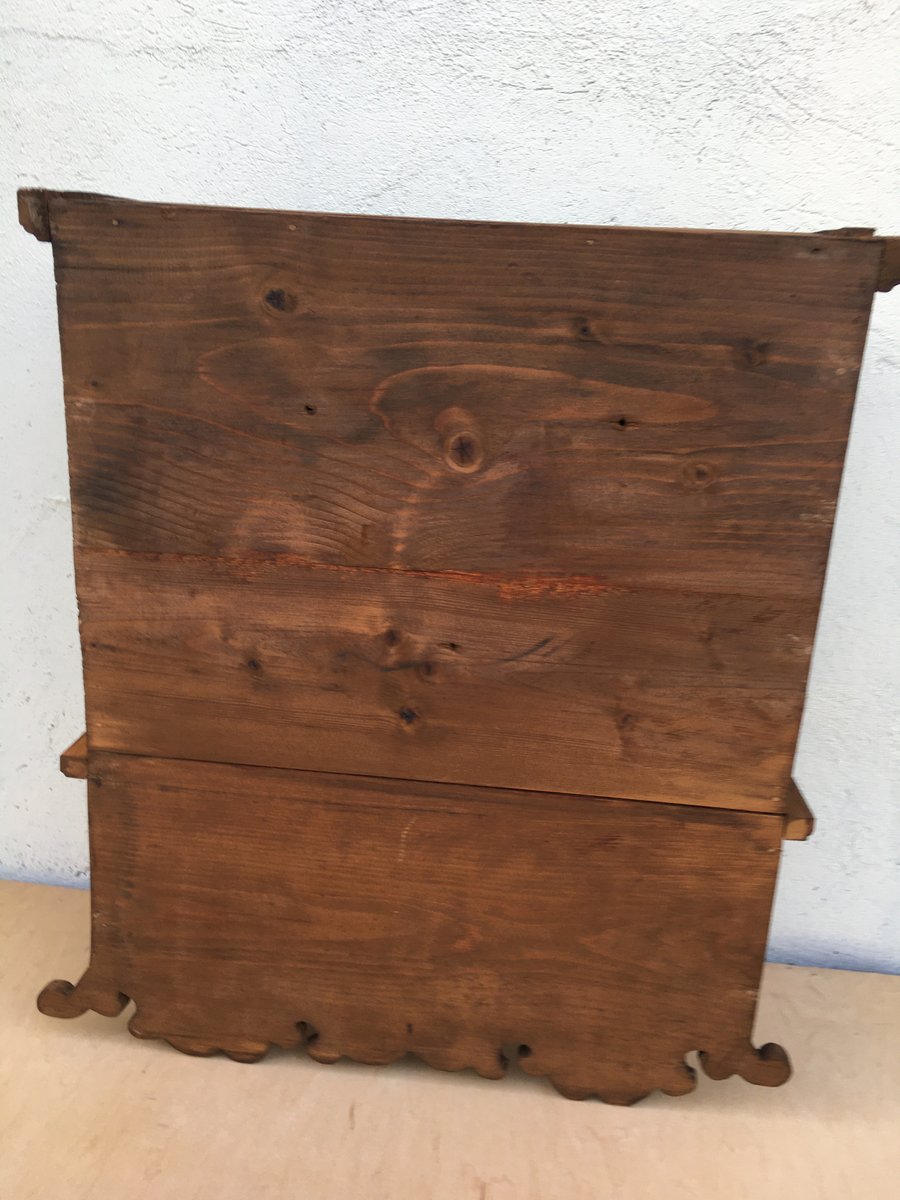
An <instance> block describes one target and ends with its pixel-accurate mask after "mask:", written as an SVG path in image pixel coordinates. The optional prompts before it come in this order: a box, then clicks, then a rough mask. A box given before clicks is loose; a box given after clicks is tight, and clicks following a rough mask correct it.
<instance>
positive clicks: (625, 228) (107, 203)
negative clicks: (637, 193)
mask: <svg viewBox="0 0 900 1200" xmlns="http://www.w3.org/2000/svg"><path fill="white" fill-rule="evenodd" d="M76 205H77V206H83V207H85V208H98V207H105V208H109V207H113V206H117V205H123V206H125V205H127V206H128V207H134V208H142V209H144V210H151V209H157V210H160V211H161V212H165V213H166V214H167V215H168V216H172V215H174V214H175V213H177V212H183V213H192V212H202V213H211V212H219V213H231V214H236V215H237V214H241V215H246V216H258V217H270V218H271V217H279V216H281V217H285V218H292V217H297V218H326V219H327V218H335V219H340V220H354V221H359V222H360V223H375V222H390V223H392V224H397V225H426V226H431V227H444V228H447V227H455V228H474V229H478V228H480V229H498V230H500V229H509V230H514V229H519V230H521V229H534V230H546V231H551V230H569V231H572V232H579V231H583V232H593V233H600V234H626V235H627V234H664V235H678V236H684V237H705V238H709V237H713V238H722V239H728V238H741V237H754V238H757V237H759V238H790V239H810V238H812V239H818V238H823V237H825V238H831V239H839V240H842V241H851V242H863V243H866V244H872V243H876V244H879V243H886V242H896V243H897V245H898V246H900V237H897V238H889V237H886V236H883V235H877V234H876V231H875V230H874V229H871V228H863V227H851V226H847V227H844V228H841V229H825V230H817V231H813V230H810V231H805V232H797V231H779V230H749V229H704V228H677V227H671V226H656V225H644V226H641V225H590V224H582V223H579V222H562V221H508V220H496V221H495V220H476V219H472V218H456V217H438V216H428V217H418V216H406V215H402V216H401V215H393V214H378V213H347V212H329V211H315V210H312V211H310V210H304V209H296V210H294V209H277V208H244V207H240V206H237V205H211V204H181V203H166V202H162V201H151V200H132V199H128V198H126V197H121V196H107V195H103V194H100V193H93V192H69V191H54V190H53V189H48V188H20V189H19V191H18V207H19V222H20V224H21V225H22V227H23V228H24V229H25V230H26V231H27V232H28V233H31V234H33V235H34V236H35V237H36V238H37V239H38V240H39V241H47V242H49V241H52V240H53V236H52V225H51V217H52V209H53V208H55V207H57V206H69V207H71V206H76Z"/></svg>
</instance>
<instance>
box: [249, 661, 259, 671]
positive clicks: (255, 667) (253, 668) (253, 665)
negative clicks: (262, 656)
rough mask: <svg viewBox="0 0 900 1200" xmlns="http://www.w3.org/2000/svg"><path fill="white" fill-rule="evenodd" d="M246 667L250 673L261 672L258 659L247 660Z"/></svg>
mask: <svg viewBox="0 0 900 1200" xmlns="http://www.w3.org/2000/svg"><path fill="white" fill-rule="evenodd" d="M247 666H248V667H249V668H250V670H251V671H261V670H262V663H261V662H260V661H259V659H258V658H248V659H247Z"/></svg>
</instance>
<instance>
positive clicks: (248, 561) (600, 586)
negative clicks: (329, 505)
mask: <svg viewBox="0 0 900 1200" xmlns="http://www.w3.org/2000/svg"><path fill="white" fill-rule="evenodd" d="M90 549H91V553H92V554H102V555H104V556H106V557H109V558H127V559H129V560H130V561H132V562H140V561H144V562H185V563H191V562H193V563H199V564H203V565H205V566H206V567H207V568H208V569H209V570H210V571H212V572H217V571H222V572H227V573H229V574H231V575H232V576H238V577H239V578H242V579H247V580H250V579H258V578H259V577H260V576H261V575H263V574H264V573H265V572H267V571H271V570H275V571H277V570H278V569H280V568H283V567H301V568H306V569H307V570H310V571H334V572H338V573H340V574H342V575H345V576H349V575H407V576H409V577H410V578H413V579H434V580H439V581H441V582H445V583H465V584H475V585H477V584H480V585H481V586H494V587H496V589H497V595H498V596H499V597H500V599H501V600H520V599H522V600H527V599H540V598H541V597H544V596H561V597H569V596H581V595H585V594H587V593H594V594H597V593H600V592H612V591H622V590H623V589H622V588H621V587H616V586H615V585H613V584H610V583H604V582H603V580H601V579H598V578H596V577H595V576H593V575H500V574H499V573H498V572H492V571H455V570H449V571H434V570H432V571H426V570H421V569H418V568H414V567H395V566H390V567H375V566H348V565H345V564H342V563H327V562H316V561H314V560H313V559H309V558H305V557H304V556H302V555H299V554H290V553H287V552H279V553H270V554H260V553H259V552H254V551H248V552H247V553H246V554H241V555H218V554H184V553H179V552H172V551H131V550H121V549H119V548H112V547H96V548H95V547H91V548H90ZM393 632H394V631H392V630H389V631H388V633H393ZM398 640H399V638H398ZM386 641H387V642H388V645H391V644H393V641H392V639H391V638H390V637H388V636H387V635H386Z"/></svg>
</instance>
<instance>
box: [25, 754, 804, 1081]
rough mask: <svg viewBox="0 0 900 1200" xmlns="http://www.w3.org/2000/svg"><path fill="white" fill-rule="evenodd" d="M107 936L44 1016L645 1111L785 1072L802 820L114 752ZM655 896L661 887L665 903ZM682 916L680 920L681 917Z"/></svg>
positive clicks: (108, 808)
mask: <svg viewBox="0 0 900 1200" xmlns="http://www.w3.org/2000/svg"><path fill="white" fill-rule="evenodd" d="M89 804H90V819H91V839H92V840H91V854H92V910H93V937H92V951H91V964H90V967H89V969H88V971H87V973H86V974H85V976H84V977H83V979H82V980H81V982H80V983H79V984H78V986H77V988H76V989H74V990H73V989H72V988H71V985H66V984H64V983H62V982H58V983H56V984H54V985H51V986H49V987H48V988H47V989H45V991H44V993H42V997H41V1008H42V1011H44V1012H47V1013H50V1014H51V1015H57V1016H72V1015H75V1014H76V1013H78V1012H83V1011H84V1010H85V1009H86V1008H94V1009H96V1010H98V1011H100V1012H106V1013H115V1012H118V1011H120V1010H121V1008H122V1007H123V1006H124V1004H125V1003H127V1000H128V999H131V1000H133V1001H134V1003H135V1005H136V1012H135V1015H134V1016H133V1018H132V1020H131V1023H130V1028H131V1030H132V1032H134V1033H136V1034H137V1035H138V1036H140V1037H164V1038H166V1039H168V1040H169V1041H170V1042H172V1044H173V1045H175V1046H176V1047H177V1048H179V1049H183V1050H185V1051H187V1052H189V1053H199V1054H205V1053H211V1052H213V1051H214V1050H217V1049H223V1050H225V1052H226V1053H228V1054H230V1055H231V1056H232V1057H235V1058H238V1059H240V1060H241V1061H248V1060H253V1059H256V1058H259V1057H261V1056H262V1055H263V1054H264V1053H265V1052H266V1050H267V1049H268V1047H269V1045H270V1044H273V1043H274V1044H276V1045H280V1046H284V1047H293V1046H298V1045H301V1044H305V1046H306V1048H307V1050H308V1052H309V1053H310V1054H311V1056H312V1057H314V1058H316V1059H318V1060H319V1061H322V1062H333V1061H335V1060H336V1059H337V1058H339V1057H341V1056H347V1057H349V1058H352V1059H355V1060H357V1061H361V1062H369V1063H388V1062H392V1061H394V1060H395V1059H398V1058H401V1057H403V1056H404V1055H405V1054H407V1053H410V1052H411V1053H414V1054H417V1055H419V1056H420V1057H422V1058H424V1059H425V1061H426V1062H428V1063H430V1064H431V1065H433V1066H437V1067H441V1068H442V1069H447V1070H458V1069H461V1068H464V1067H474V1068H475V1070H476V1071H478V1072H479V1073H480V1074H482V1075H485V1076H488V1077H491V1078H499V1077H500V1076H501V1075H503V1074H504V1072H505V1070H506V1062H505V1058H506V1057H507V1052H505V1051H504V1048H505V1047H518V1050H517V1051H514V1053H516V1055H517V1057H518V1058H519V1059H520V1062H521V1065H522V1067H523V1068H524V1070H525V1071H527V1072H529V1073H531V1074H534V1075H539V1076H549V1077H550V1078H551V1080H552V1082H553V1083H554V1084H555V1085H556V1086H557V1087H558V1088H559V1089H560V1090H561V1091H562V1092H563V1093H564V1094H565V1095H569V1096H573V1097H577V1098H581V1097H583V1096H586V1095H589V1094H598V1095H599V1096H600V1097H601V1098H603V1099H606V1100H608V1101H611V1102H614V1103H630V1102H632V1101H633V1100H635V1099H637V1098H639V1097H640V1096H642V1095H644V1094H646V1093H647V1092H649V1091H651V1090H653V1089H654V1088H661V1089H662V1090H663V1091H665V1092H668V1093H670V1094H681V1093H683V1092H687V1091H690V1090H692V1088H693V1087H694V1073H693V1071H691V1070H690V1069H689V1068H688V1067H686V1066H685V1063H684V1058H685V1055H686V1054H687V1053H689V1052H690V1051H692V1050H700V1051H702V1052H703V1061H704V1065H705V1067H706V1069H707V1071H708V1073H709V1074H710V1075H712V1077H713V1078H720V1077H724V1076H725V1075H728V1074H731V1073H733V1072H734V1071H737V1072H739V1073H741V1074H743V1075H744V1077H745V1078H749V1079H751V1080H753V1081H755V1082H758V1083H769V1084H775V1083H779V1082H783V1080H784V1079H785V1078H786V1077H787V1074H788V1067H787V1061H786V1058H785V1056H784V1053H783V1051H781V1050H780V1048H778V1047H768V1048H766V1049H765V1050H764V1051H763V1052H762V1053H758V1052H755V1051H754V1050H753V1049H752V1047H751V1046H750V1041H749V1039H750V1034H751V1030H752V1024H753V1015H754V1010H755V1004H756V994H757V987H758V983H759V976H760V971H761V967H762V957H763V950H764V945H765V936H766V926H767V914H768V907H769V904H770V901H771V895H772V889H773V886H774V881H775V873H776V866H777V862H778V851H779V840H780V836H781V821H780V820H779V819H778V818H777V817H766V816H758V815H752V814H749V813H736V812H718V811H709V810H701V809H697V808H678V807H675V806H661V805H654V804H642V803H636V802H625V801H609V802H608V803H607V804H605V805H597V804H596V803H594V802H592V801H591V800H589V799H584V798H577V797H564V796H557V797H548V796H542V795H537V794H535V793H513V792H506V791H500V792H493V793H492V792H490V791H488V790H487V789H483V788H477V789H471V788H458V787H442V786H440V785H438V784H421V785H406V786H405V785H402V784H400V783H398V782H397V781H396V780H390V781H385V780H376V779H356V780H353V779H348V778H347V777H345V776H319V775H313V774H309V775H305V774H300V773H298V772H292V771H291V772H284V771H277V770H261V769H254V768H247V767H235V766H226V765H221V764H202V763H187V762H177V761H172V760H161V759H160V760H152V759H145V758H135V757H129V756H115V755H105V754H96V753H93V752H92V755H91V782H90V785H89ZM648 880H652V881H653V885H652V886H648ZM663 898H664V903H661V900H662V899H663Z"/></svg>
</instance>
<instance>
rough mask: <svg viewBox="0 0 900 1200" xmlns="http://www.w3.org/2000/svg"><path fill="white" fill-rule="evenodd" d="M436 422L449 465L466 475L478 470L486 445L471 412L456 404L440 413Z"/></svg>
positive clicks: (445, 458)
mask: <svg viewBox="0 0 900 1200" xmlns="http://www.w3.org/2000/svg"><path fill="white" fill-rule="evenodd" d="M434 424H435V428H436V429H437V431H438V433H439V434H440V436H441V439H442V448H443V453H444V461H445V462H446V464H447V466H448V467H450V469H451V470H453V471H459V472H461V473H462V474H464V475H470V474H471V473H472V472H473V471H477V470H478V468H479V467H480V466H481V464H482V462H483V461H484V447H483V446H482V443H481V435H480V434H479V433H478V430H477V428H476V424H475V419H474V417H473V416H472V415H471V413H467V412H466V410H465V409H464V408H457V407H456V406H455V405H454V406H451V407H450V408H445V409H444V410H443V411H442V412H440V413H438V415H437V416H436V417H435V421H434Z"/></svg>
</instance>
